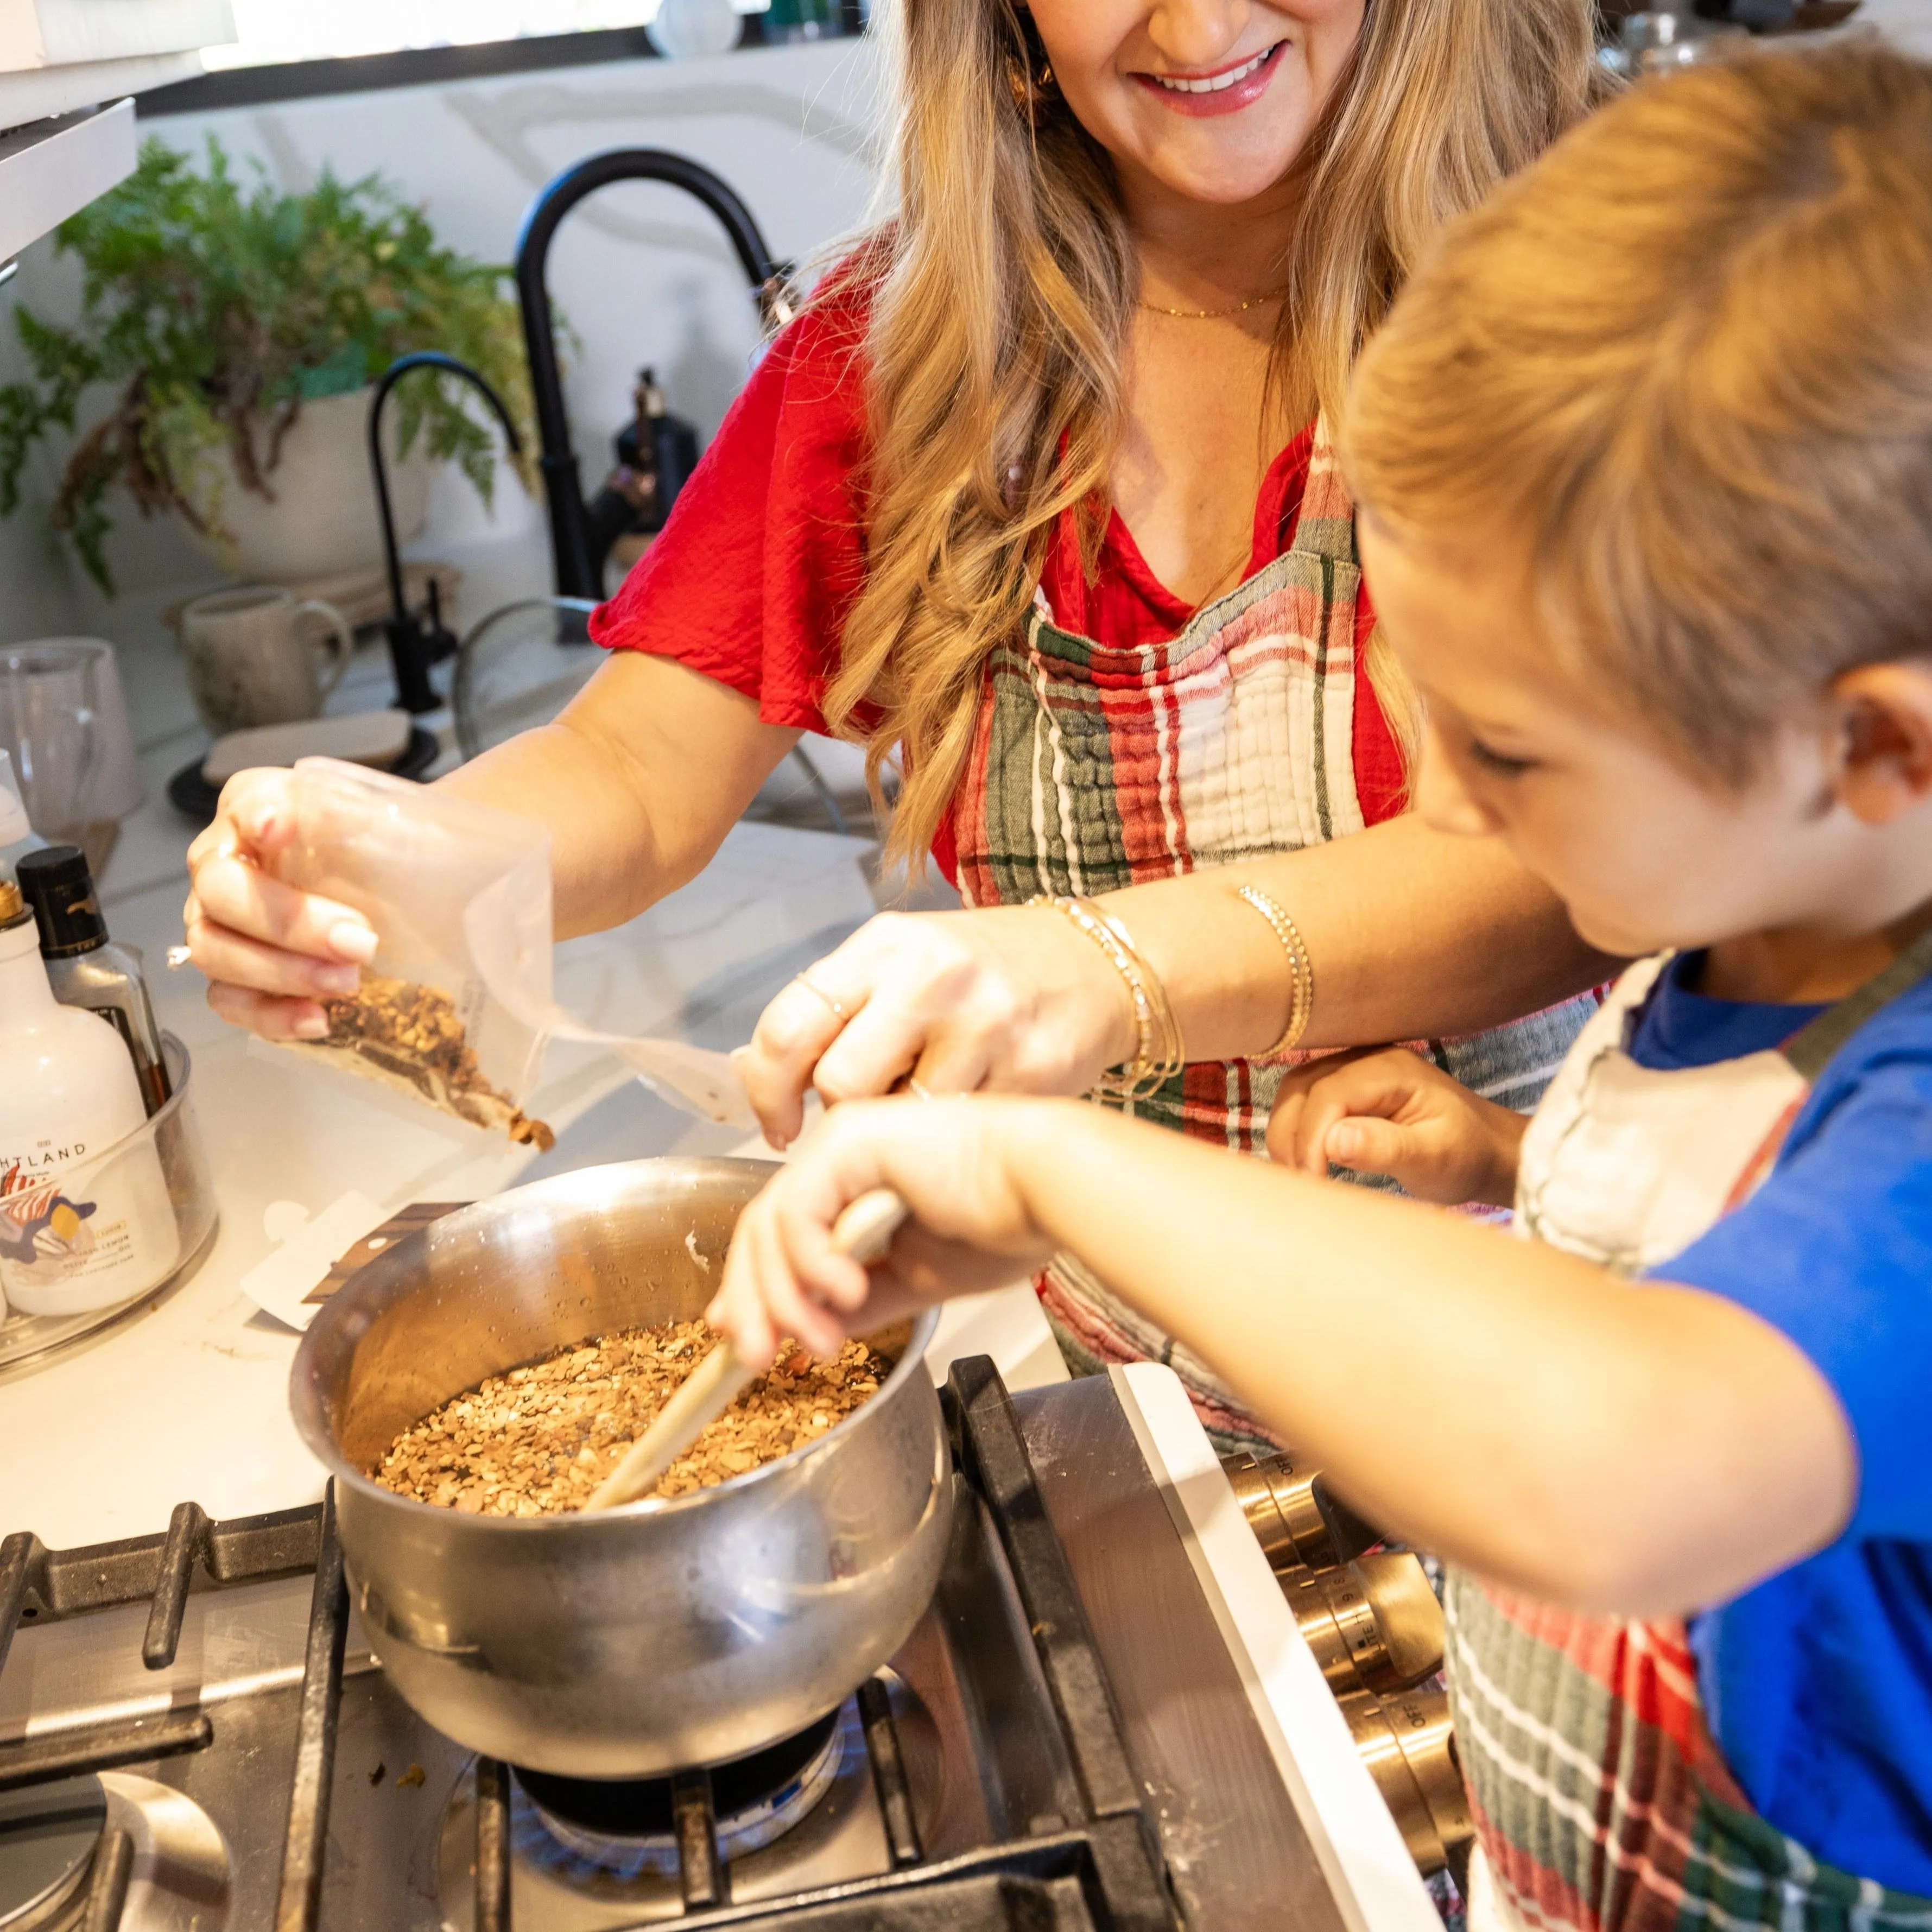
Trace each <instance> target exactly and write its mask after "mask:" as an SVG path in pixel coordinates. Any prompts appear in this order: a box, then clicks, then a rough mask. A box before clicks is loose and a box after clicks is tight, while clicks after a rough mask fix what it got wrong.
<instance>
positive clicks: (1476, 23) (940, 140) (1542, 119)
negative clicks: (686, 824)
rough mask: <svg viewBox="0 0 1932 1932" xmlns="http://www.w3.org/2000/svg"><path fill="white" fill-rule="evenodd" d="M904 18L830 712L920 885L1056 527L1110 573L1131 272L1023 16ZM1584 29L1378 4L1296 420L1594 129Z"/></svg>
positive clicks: (1295, 277)
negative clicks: (1544, 164)
mask: <svg viewBox="0 0 1932 1932" xmlns="http://www.w3.org/2000/svg"><path fill="white" fill-rule="evenodd" d="M882 11H884V10H882ZM896 11H897V12H898V15H899V19H898V22H897V23H896V24H895V26H892V27H888V28H887V31H893V32H895V34H896V37H897V40H898V49H897V53H898V62H897V65H898V134H897V154H898V212H897V214H896V215H895V217H894V218H893V220H892V221H891V222H890V223H887V224H886V225H884V226H882V227H881V228H880V229H879V230H877V232H876V233H874V236H872V237H871V239H870V242H869V243H868V245H866V250H865V254H862V257H861V263H860V265H859V269H860V272H864V273H865V274H867V275H870V276H873V277H875V278H876V293H875V295H874V301H873V305H872V309H871V321H870V324H869V337H868V342H867V344H866V353H867V359H868V383H869V388H868V416H869V421H870V425H871V453H870V462H869V467H868V475H867V477H866V479H865V485H866V492H867V511H866V517H865V522H866V530H865V543H866V559H867V567H866V577H865V584H864V586H863V589H862V591H861V592H860V594H859V598H858V599H857V601H856V604H855V605H854V607H853V610H852V612H851V614H850V618H849V619H848V620H847V624H846V627H845V632H844V640H843V645H842V649H841V658H840V667H839V670H838V673H837V675H836V676H835V678H834V679H833V681H832V685H831V687H830V688H829V691H827V693H826V701H825V706H824V709H825V715H826V719H827V721H828V722H829V724H830V725H831V727H832V729H833V730H835V731H837V732H839V733H841V734H843V735H844V736H849V737H851V738H853V739H856V740H858V741H859V742H863V744H864V745H865V748H866V766H867V772H868V778H869V779H870V781H871V783H872V784H873V787H874V794H875V796H876V795H877V788H878V785H879V783H880V777H881V775H882V772H883V768H884V766H885V765H886V763H887V761H888V760H890V759H891V758H892V757H893V756H894V754H895V753H896V754H898V758H899V760H900V761H901V765H902V769H903V774H904V776H903V783H902V785H901V790H900V793H899V796H898V804H897V807H896V809H895V812H894V814H893V817H892V829H891V835H890V837H889V841H888V844H887V855H888V856H889V858H890V859H895V860H897V861H899V862H907V863H910V864H911V865H914V866H915V867H916V866H917V865H919V864H921V863H922V862H923V859H924V856H925V854H926V850H927V849H928V847H929V845H930V844H931V842H932V837H933V835H934V832H935V830H936V829H937V828H938V825H939V823H940V822H941V820H942V819H943V817H944V815H945V812H946V808H947V803H948V801H949V800H950V798H951V796H952V794H953V790H954V787H955V786H956V784H957V783H958V781H959V775H960V772H961V770H962V767H963V766H964V764H965V760H966V756H967V753H968V749H969V747H970V745H971V738H972V733H973V725H974V717H975V715H976V714H977V710H978V706H979V700H980V688H981V684H982V679H983V667H984V666H985V664H986V659H987V658H988V655H989V653H990V652H992V649H994V647H995V645H996V644H997V643H998V642H999V641H1000V640H1002V639H1003V638H1005V637H1009V636H1010V635H1012V634H1013V633H1014V631H1016V629H1017V628H1019V626H1020V625H1022V623H1023V622H1025V616H1026V612H1027V610H1028V606H1029V604H1031V601H1032V598H1033V595H1034V588H1035V586H1036V585H1037V583H1038V582H1039V580H1040V569H1041V566H1042V564H1043V560H1044V557H1045V554H1046V544H1047V539H1048V536H1049V532H1050V531H1051V529H1052V526H1053V524H1054V523H1055V520H1056V519H1058V517H1060V516H1061V514H1062V513H1063V512H1064V511H1067V510H1069V509H1071V510H1073V511H1075V512H1076V515H1077V516H1078V517H1079V520H1080V522H1079V527H1080V529H1081V535H1082V553H1083V555H1084V556H1085V557H1086V559H1087V560H1088V566H1089V568H1091V567H1092V565H1093V562H1094V559H1095V556H1096V555H1097V551H1098V548H1099V544H1100V538H1101V535H1102V534H1103V531H1104V529H1105V526H1106V508H1105V505H1106V499H1107V478H1108V473H1109V467H1110V464H1111V461H1112V456H1113V452H1114V449H1115V442H1116V440H1117V438H1118V435H1119V433H1120V430H1121V417H1122V411H1123V385H1122V379H1121V360H1122V352H1123V349H1124V344H1125V342H1126V340H1127V328H1128V324H1129V322H1130V320H1131V318H1132V316H1133V308H1134V303H1135V300H1136V293H1137V290H1138V287H1139V266H1138V263H1137V262H1136V256H1135V252H1134V247H1133V241H1132V239H1131V237H1130V235H1129V233H1128V232H1127V224H1126V222H1125V220H1124V217H1123V214H1122V212H1121V205H1120V202H1119V199H1118V195H1117V193H1116V192H1115V183H1114V175H1113V170H1112V165H1111V163H1110V162H1109V159H1108V157H1107V155H1106V152H1105V151H1104V150H1103V148H1101V147H1100V145H1099V143H1098V142H1096V141H1094V139H1093V138H1092V137H1091V136H1090V135H1088V133H1087V132H1086V131H1085V129H1083V128H1082V127H1081V126H1080V125H1079V123H1078V122H1077V121H1076V120H1075V119H1074V118H1073V115H1072V114H1071V113H1070V112H1069V111H1068V110H1067V108H1066V107H1065V106H1064V104H1062V103H1060V102H1058V101H1057V100H1054V99H1053V98H1052V97H1051V96H1049V98H1048V99H1047V101H1046V102H1045V103H1043V104H1042V106H1041V107H1040V110H1039V111H1029V107H1028V102H1027V99H1026V96H1027V95H1028V92H1030V89H1029V87H1028V85H1027V83H1028V79H1029V77H1031V74H1033V72H1034V65H1035V61H1036V59H1037V55H1036V54H1034V52H1032V51H1031V49H1030V46H1029V40H1030V35H1029V33H1028V28H1029V26H1030V24H1031V23H1028V22H1026V21H1025V20H1024V18H1023V10H1022V8H1021V7H1019V5H1017V4H1016V0H900V5H899V7H898V9H897V10H896ZM1593 19H1594V13H1593V8H1592V0H1370V4H1369V7H1368V13H1367V19H1366V20H1365V22H1364V26H1363V28H1362V33H1361V39H1360V41H1359V42H1358V46H1357V47H1356V49H1355V55H1354V58H1352V62H1351V63H1350V65H1349V68H1348V70H1347V71H1346V73H1345V74H1344V75H1343V77H1342V79H1341V80H1339V81H1338V82H1337V86H1336V89H1335V92H1334V96H1333V98H1331V101H1330V103H1329V104H1328V110H1327V111H1326V113H1325V115H1324V117H1323V120H1322V124H1321V126H1320V127H1319V130H1318V133H1316V136H1315V137H1314V138H1313V140H1312V141H1311V142H1310V150H1309V151H1308V153H1307V154H1306V155H1304V158H1303V162H1302V163H1301V165H1302V166H1304V168H1305V169H1306V171H1307V177H1308V185H1307V194H1306V197H1305V204H1304V205H1305V207H1306V209H1307V212H1306V214H1304V217H1303V219H1302V220H1301V223H1300V225H1299V229H1298V233H1297V236H1296V238H1295V243H1294V245H1293V248H1292V252H1291V256H1290V259H1289V261H1288V262H1287V263H1285V264H1284V265H1283V267H1284V271H1285V273H1284V277H1283V280H1284V281H1285V282H1286V285H1287V287H1288V288H1289V299H1288V300H1287V301H1286V303H1285V304H1284V305H1283V312H1282V318H1281V323H1280V333H1279V335H1278V337H1277V371H1278V376H1277V380H1278V381H1279V382H1280V383H1281V385H1282V386H1283V394H1284V395H1286V396H1287V397H1288V398H1290V399H1291V400H1292V401H1295V402H1297V403H1298V404H1303V405H1305V406H1306V407H1307V408H1308V409H1309V410H1311V411H1312V410H1313V408H1315V407H1320V408H1322V409H1324V410H1328V411H1329V412H1331V413H1338V412H1339V410H1340V404H1341V402H1342V400H1343V395H1344V392H1345V391H1346V387H1347V383H1348V378H1349V370H1350V368H1351V367H1352V364H1353V362H1354V361H1355V356H1356V353H1357V352H1358V350H1359V349H1360V348H1361V346H1362V344H1363V343H1364V341H1366V340H1367V337H1368V336H1369V335H1370V333H1371V332H1373V330H1374V329H1375V328H1376V325H1377V324H1378V323H1379V322H1380V321H1381V320H1382V317H1383V315H1384V314H1385V313H1386V312H1387V311H1388V307H1389V305H1390V303H1391V301H1392V300H1393V299H1394V296H1395V293H1396V291H1397V289H1398V288H1399V287H1400V284H1401V283H1402V281H1403V278H1404V276H1405V275H1406V274H1407V272H1408V271H1409V268H1410V266H1411V265H1412V263H1414V262H1415V260H1416V259H1417V257H1418V254H1419V253H1420V251H1421V249H1422V248H1423V246H1424V244H1425V242H1427V239H1428V238H1429V236H1430V234H1431V233H1433V231H1434V230H1435V229H1436V228H1437V227H1438V226H1439V225H1440V224H1441V223H1442V222H1443V221H1445V220H1447V219H1448V217H1451V216H1453V215H1455V214H1460V213H1461V212H1462V211H1463V210H1465V209H1466V208H1471V207H1472V206H1474V205H1475V204H1476V203H1477V202H1479V201H1481V199H1482V198H1483V197H1484V195H1485V194H1486V193H1487V192H1488V191H1489V190H1490V188H1491V187H1493V186H1494V185H1495V184H1496V182H1498V181H1500V180H1501V179H1502V178H1503V177H1504V176H1505V175H1508V174H1510V173H1511V172H1514V170H1516V169H1518V168H1520V167H1522V166H1524V165H1525V164H1526V163H1528V162H1529V161H1531V160H1534V159H1535V157H1536V156H1537V155H1538V154H1539V153H1541V151H1542V150H1543V149H1544V148H1545V147H1546V146H1547V145H1549V143H1550V142H1551V141H1552V140H1553V139H1555V138H1556V136H1557V135H1558V134H1559V133H1562V131H1563V130H1564V129H1565V128H1566V127H1568V126H1569V125H1570V124H1571V123H1572V122H1573V121H1576V120H1577V119H1579V118H1580V117H1581V116H1582V115H1583V114H1584V113H1586V111H1587V110H1588V108H1589V106H1590V105H1591V104H1592V101H1593V100H1594V98H1595V95H1596V93H1597V92H1598V89H1599V87H1600V86H1601V79H1600V76H1601V70H1600V69H1599V68H1598V67H1597V65H1596V64H1595V61H1594V60H1593V58H1592V22H1593ZM1016 80H1019V82H1020V83H1021V85H1020V86H1019V88H1018V89H1016V86H1015V82H1016ZM1016 94H1017V95H1018V96H1019V98H1016ZM835 279H837V280H839V281H844V279H845V278H843V277H841V278H835ZM1376 670H1377V664H1376V654H1373V653H1372V658H1371V664H1370V673H1371V676H1375V675H1376ZM1385 674H1386V673H1385ZM1395 708H1396V709H1399V710H1405V711H1406V706H1405V705H1400V704H1398V706H1396V707H1395Z"/></svg>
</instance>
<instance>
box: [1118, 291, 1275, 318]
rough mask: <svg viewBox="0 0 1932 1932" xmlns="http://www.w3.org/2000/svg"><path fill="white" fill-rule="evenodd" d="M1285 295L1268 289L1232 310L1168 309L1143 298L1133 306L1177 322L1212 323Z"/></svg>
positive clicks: (1240, 313) (1161, 303) (1164, 304)
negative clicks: (1168, 317) (1171, 318)
mask: <svg viewBox="0 0 1932 1932" xmlns="http://www.w3.org/2000/svg"><path fill="white" fill-rule="evenodd" d="M1287 293H1288V291H1287V290H1286V289H1269V290H1265V291H1264V293H1262V294H1260V295H1258V296H1249V298H1248V299H1247V301H1246V302H1237V303H1235V305H1234V307H1233V308H1169V307H1168V305H1166V303H1165V302H1148V301H1147V300H1146V299H1145V298H1143V299H1142V300H1140V301H1139V302H1136V304H1135V306H1136V308H1145V309H1151V310H1152V311H1154V314H1156V315H1171V316H1172V317H1174V318H1175V320H1176V321H1177V322H1214V321H1216V320H1219V319H1220V317H1223V316H1225V315H1245V314H1247V312H1248V311H1249V310H1250V309H1251V308H1260V307H1261V305H1262V303H1264V302H1280V300H1281V299H1282V298H1283V296H1286V294H1287Z"/></svg>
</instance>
